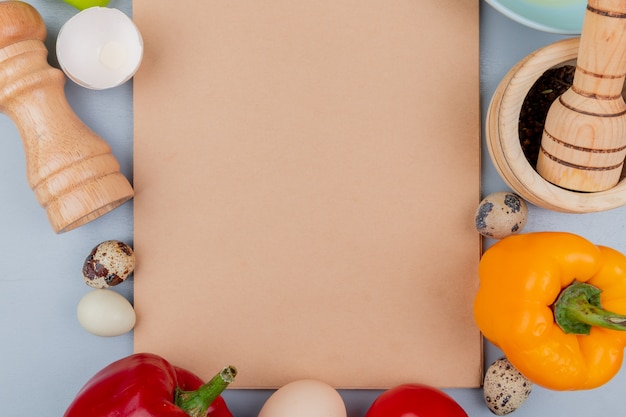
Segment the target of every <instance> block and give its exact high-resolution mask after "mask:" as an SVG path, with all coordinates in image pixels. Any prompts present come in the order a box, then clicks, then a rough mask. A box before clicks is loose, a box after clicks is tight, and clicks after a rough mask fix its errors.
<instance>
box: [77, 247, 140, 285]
mask: <svg viewBox="0 0 626 417" xmlns="http://www.w3.org/2000/svg"><path fill="white" fill-rule="evenodd" d="M134 270H135V252H134V251H133V249H132V248H131V247H130V246H129V245H127V244H126V243H124V242H120V241H119V240H107V241H104V242H102V243H100V244H98V245H97V246H96V247H94V248H93V249H92V250H91V253H90V254H89V255H88V256H87V258H86V259H85V262H84V263H83V279H84V280H85V283H86V284H87V285H89V286H90V287H93V288H109V287H113V286H115V285H118V284H120V283H122V282H124V281H125V280H126V278H128V276H129V275H130V274H131V273H132V272H133V271H134Z"/></svg>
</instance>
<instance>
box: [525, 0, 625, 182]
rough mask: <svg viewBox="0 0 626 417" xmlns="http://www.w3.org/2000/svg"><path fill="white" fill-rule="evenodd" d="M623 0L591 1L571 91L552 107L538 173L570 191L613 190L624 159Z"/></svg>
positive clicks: (548, 117) (542, 145) (545, 127)
mask: <svg viewBox="0 0 626 417" xmlns="http://www.w3.org/2000/svg"><path fill="white" fill-rule="evenodd" d="M625 76H626V0H589V1H588V4H587V10H586V12H585V17H584V23H583V28H582V32H581V37H580V47H579V52H578V58H577V63H576V70H575V73H574V82H573V85H572V87H571V88H570V89H569V90H567V91H566V92H565V93H563V95H562V96H561V97H559V98H558V99H557V100H556V101H555V102H554V103H553V104H552V106H551V107H550V110H549V112H548V115H547V118H546V122H545V125H544V131H543V137H542V141H541V152H540V153H539V158H538V161H537V172H538V173H539V174H540V175H541V176H542V177H544V178H545V179H546V180H547V181H549V182H551V183H553V184H555V185H558V186H560V187H562V188H566V189H569V190H574V191H584V192H595V191H603V190H607V189H610V188H612V187H613V186H615V185H616V184H617V183H618V182H619V180H620V175H621V172H622V167H623V164H624V158H625V157H626V104H625V103H624V99H623V98H622V89H623V87H624V78H625Z"/></svg>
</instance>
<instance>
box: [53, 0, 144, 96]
mask: <svg viewBox="0 0 626 417" xmlns="http://www.w3.org/2000/svg"><path fill="white" fill-rule="evenodd" d="M73 3H75V4H76V3H80V2H77V1H74V2H73ZM56 54H57V59H58V61H59V66H60V67H61V69H62V70H63V72H64V73H65V75H67V76H68V78H69V79H71V80H72V81H74V82H75V83H76V84H78V85H80V86H82V87H85V88H89V89H92V90H104V89H107V88H113V87H117V86H119V85H122V84H124V83H125V82H126V81H128V80H130V79H131V78H132V77H133V76H134V75H135V73H136V72H137V70H138V69H139V66H140V65H141V61H142V58H143V38H142V36H141V33H140V32H139V29H138V28H137V26H136V25H135V23H134V22H133V20H132V19H131V18H130V17H129V16H127V15H126V14H124V13H123V12H122V11H121V10H119V9H116V8H111V7H98V6H96V7H89V8H86V9H84V10H82V11H81V12H79V13H77V14H75V15H74V16H72V17H71V18H70V19H69V20H68V21H67V22H65V23H64V24H63V26H62V27H61V29H60V31H59V35H58V36H57V42H56Z"/></svg>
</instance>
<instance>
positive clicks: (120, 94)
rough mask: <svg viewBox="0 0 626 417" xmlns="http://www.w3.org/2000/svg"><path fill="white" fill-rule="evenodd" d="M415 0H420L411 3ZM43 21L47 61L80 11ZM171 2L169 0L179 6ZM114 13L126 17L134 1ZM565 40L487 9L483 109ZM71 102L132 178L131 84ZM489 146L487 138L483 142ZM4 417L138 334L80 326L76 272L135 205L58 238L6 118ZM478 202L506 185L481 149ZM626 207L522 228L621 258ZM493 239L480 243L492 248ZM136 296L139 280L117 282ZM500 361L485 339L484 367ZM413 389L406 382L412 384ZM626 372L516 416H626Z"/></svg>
mask: <svg viewBox="0 0 626 417" xmlns="http://www.w3.org/2000/svg"><path fill="white" fill-rule="evenodd" d="M416 1H417V0H416ZM29 3H31V4H32V5H34V6H35V7H36V8H37V9H38V10H39V12H40V13H41V15H42V16H43V18H44V19H45V21H46V23H47V26H48V40H47V42H46V43H47V45H48V47H49V49H50V51H51V56H50V62H51V63H52V64H53V65H56V59H55V57H54V54H53V52H54V41H55V39H56V35H57V33H58V30H59V28H60V27H61V25H62V24H63V23H64V22H65V21H66V20H67V19H69V18H70V17H71V16H72V15H73V14H75V13H76V9H74V8H73V7H71V6H69V5H67V4H65V3H63V2H62V1H61V0H40V1H29ZM175 5H176V3H175V2H172V7H176V6H175ZM110 6H111V7H117V8H120V9H122V10H123V11H125V12H126V13H128V14H130V13H131V1H130V0H112V1H111V3H110ZM562 38H564V36H559V35H551V34H547V33H542V32H538V31H536V30H533V29H529V28H526V27H524V26H521V25H519V24H517V23H515V22H513V21H511V20H509V19H508V18H506V17H504V16H502V15H500V14H499V13H497V12H496V11H495V10H494V9H492V8H491V7H490V6H488V5H486V4H485V3H482V2H481V68H480V69H481V106H482V110H483V112H482V114H483V116H482V117H483V119H484V112H485V110H486V108H487V105H488V102H489V99H490V97H491V95H492V94H493V91H494V90H495V88H496V86H497V84H498V82H499V81H500V79H501V78H502V77H503V76H504V75H505V74H506V72H507V71H508V70H509V68H511V67H512V66H513V65H514V64H515V63H516V62H517V61H518V60H520V59H521V58H523V57H524V56H525V55H527V54H528V53H530V52H532V51H533V50H535V49H537V48H539V47H541V46H544V45H546V44H549V43H551V42H553V41H556V40H558V39H562ZM66 92H67V97H68V100H69V101H70V104H71V105H72V107H73V108H74V109H75V111H76V113H77V114H78V115H79V117H81V119H82V120H83V121H84V122H85V123H86V124H87V125H88V126H89V127H91V128H92V129H93V130H94V131H96V133H98V134H99V135H101V136H102V137H103V138H105V139H106V140H107V141H108V142H109V143H110V144H111V146H112V148H113V152H114V154H115V155H116V156H117V158H118V160H119V161H120V163H121V165H122V171H123V172H124V174H126V175H127V176H129V177H132V150H133V147H132V131H133V125H132V121H133V118H132V83H127V84H125V85H123V86H120V87H118V88H114V89H111V90H105V91H90V90H86V89H84V88H82V87H79V86H77V85H76V84H73V83H72V82H68V83H67V85H66ZM483 143H484V139H483ZM0 144H1V146H2V150H1V151H0V194H1V195H2V204H0V230H1V231H2V232H1V233H2V238H1V239H0V332H1V333H0V334H1V335H2V339H1V340H0V404H2V408H3V410H2V411H0V415H2V416H6V417H22V416H24V417H25V416H33V415H41V416H43V415H45V416H61V415H62V414H63V411H64V410H65V408H66V407H67V405H68V403H69V402H70V401H71V399H72V398H73V396H74V395H75V393H76V392H77V391H78V389H79V388H80V387H81V386H82V385H83V383H84V382H85V381H86V380H87V379H88V378H89V377H91V376H92V375H93V374H94V373H95V372H97V371H98V370H99V369H101V368H102V367H104V366H105V365H107V364H109V363H110V362H112V361H114V360H116V359H119V358H121V357H123V356H126V355H129V354H131V353H132V333H131V334H126V335H124V336H120V337H114V338H100V337H96V336H93V335H91V334H89V333H87V332H86V331H84V330H83V329H82V328H81V327H80V325H79V324H78V322H77V320H76V314H75V311H76V305H77V303H78V301H79V300H80V298H81V297H82V296H83V295H84V294H86V293H87V292H88V291H89V290H90V289H89V288H88V287H87V286H86V285H84V284H83V282H82V279H81V277H80V269H81V267H82V263H83V261H84V259H85V257H86V256H87V254H88V253H89V251H90V250H91V248H92V247H93V246H95V245H96V244H98V243H99V242H101V241H103V240H107V239H118V240H122V241H125V242H128V243H129V244H131V245H132V243H133V217H132V214H133V213H132V202H129V203H127V204H125V205H124V206H122V207H120V208H118V209H116V210H115V211H113V212H112V213H110V214H107V215H106V216H104V217H102V218H100V219H98V220H96V221H94V222H92V223H90V224H88V225H86V226H83V227H81V228H79V229H76V230H74V231H72V232H69V233H66V234H62V235H55V234H54V233H53V232H52V230H51V228H50V226H49V224H48V221H47V219H46V217H45V214H44V211H43V210H42V209H41V208H40V207H39V205H38V204H37V202H36V201H35V198H34V195H33V193H32V192H31V190H30V189H29V187H28V185H27V183H26V176H25V165H24V151H23V148H22V143H21V140H20V138H19V135H18V133H17V130H16V129H15V127H14V125H13V122H12V121H11V120H10V119H8V118H7V117H6V116H4V115H0ZM483 154H484V156H483V172H482V175H483V183H482V193H483V195H486V194H489V193H491V192H495V191H502V190H506V189H507V187H506V186H505V185H504V183H503V182H502V180H501V179H500V177H499V176H498V174H497V173H496V171H495V169H494V168H493V166H492V164H491V161H490V160H489V157H488V155H487V152H486V149H485V150H484V152H483ZM625 221H626V208H618V209H615V210H611V211H608V212H603V213H594V214H584V215H581V214H562V213H555V212H550V211H546V210H543V209H540V208H537V207H534V206H531V207H530V216H529V221H528V224H527V226H526V229H525V231H541V230H562V231H570V232H574V233H578V234H580V235H582V236H584V237H586V238H588V239H590V240H592V241H594V242H595V243H598V244H603V245H607V246H611V247H613V248H615V249H618V250H620V251H624V252H626V241H625V239H624V227H625ZM491 243H492V242H491V241H488V240H487V241H485V247H488V246H489V245H490V244H491ZM116 291H119V292H120V293H122V294H123V295H124V296H126V297H128V298H129V299H131V300H132V296H133V288H132V280H130V281H128V282H125V283H123V284H122V285H120V286H118V287H116ZM499 356H500V353H499V351H498V350H497V349H495V348H494V347H493V346H491V345H490V344H489V343H487V344H486V349H485V362H486V364H489V363H490V362H491V361H493V360H495V359H496V358H497V357H499ZM407 382H409V381H407ZM625 389H626V370H623V371H622V372H621V373H620V374H619V375H618V376H617V377H616V378H614V379H613V380H612V381H611V382H609V383H608V384H606V385H605V386H603V387H601V388H598V389H595V390H590V391H585V392H553V391H548V390H544V389H541V388H535V390H534V391H533V394H532V395H531V397H530V399H529V400H528V401H527V402H526V404H524V406H523V407H522V408H521V409H520V410H518V411H517V412H516V413H515V414H514V415H516V416H519V417H527V416H548V415H549V416H553V417H558V416H568V417H576V416H581V417H582V416H584V417H590V416H601V415H620V411H621V410H625V409H626V396H625V395H624V394H623V392H624V391H625ZM446 391H447V392H448V393H450V394H451V395H452V396H453V397H454V398H455V399H456V400H457V401H458V402H459V403H460V404H461V406H462V407H463V408H465V410H466V411H467V413H468V414H469V416H471V417H478V416H490V415H492V414H491V413H490V412H489V411H488V409H487V408H486V407H485V406H484V404H483V400H482V391H481V390H479V389H472V390H469V389H463V390H462V389H454V390H446ZM341 393H342V395H343V396H344V399H345V400H346V404H347V406H348V415H349V416H350V417H362V416H364V414H365V412H366V410H367V409H368V407H369V405H370V404H371V402H372V401H373V400H374V398H375V397H376V396H377V395H378V394H379V393H380V391H342V392H341ZM270 394H271V391H267V390H264V391H263V390H259V391H237V390H229V391H228V392H227V393H226V394H225V398H226V400H227V402H228V404H229V406H230V408H231V410H232V411H233V413H234V414H235V417H252V416H256V415H257V413H258V411H259V409H260V408H261V406H262V404H263V402H264V401H265V399H266V398H267V397H268V396H269V395H270Z"/></svg>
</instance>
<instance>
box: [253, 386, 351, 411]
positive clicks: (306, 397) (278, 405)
mask: <svg viewBox="0 0 626 417" xmlns="http://www.w3.org/2000/svg"><path fill="white" fill-rule="evenodd" d="M295 416H297V417H346V416H347V411H346V405H345V403H344V401H343V399H342V398H341V396H340V395H339V392H337V390H336V389H334V388H333V387H331V386H330V385H328V384H326V383H325V382H321V381H318V380H314V379H300V380H297V381H293V382H290V383H288V384H286V385H284V386H282V387H281V388H279V389H278V390H277V391H275V392H274V393H273V394H272V395H271V396H270V397H269V398H268V399H267V401H266V402H265V404H263V408H261V412H260V413H259V416H258V417H295Z"/></svg>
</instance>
